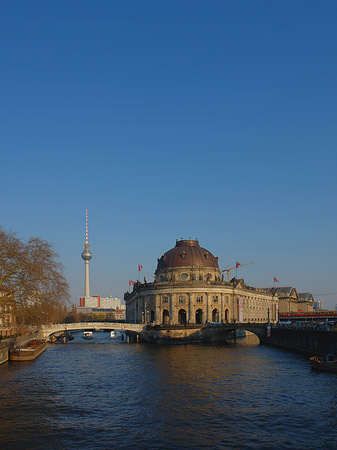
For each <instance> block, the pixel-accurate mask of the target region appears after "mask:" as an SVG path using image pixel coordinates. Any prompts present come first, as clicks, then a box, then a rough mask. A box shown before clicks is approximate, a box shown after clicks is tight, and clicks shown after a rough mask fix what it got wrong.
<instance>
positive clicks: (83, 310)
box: [75, 295, 125, 322]
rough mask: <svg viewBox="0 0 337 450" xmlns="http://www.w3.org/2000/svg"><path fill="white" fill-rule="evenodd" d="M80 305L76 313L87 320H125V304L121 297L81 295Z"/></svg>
mask: <svg viewBox="0 0 337 450" xmlns="http://www.w3.org/2000/svg"><path fill="white" fill-rule="evenodd" d="M79 303H80V305H79V306H76V307H75V309H76V313H77V314H79V315H80V316H81V317H82V318H83V319H86V320H112V321H117V322H125V304H124V303H122V300H121V299H120V298H113V297H112V296H110V297H101V296H99V295H94V296H92V297H80V299H79Z"/></svg>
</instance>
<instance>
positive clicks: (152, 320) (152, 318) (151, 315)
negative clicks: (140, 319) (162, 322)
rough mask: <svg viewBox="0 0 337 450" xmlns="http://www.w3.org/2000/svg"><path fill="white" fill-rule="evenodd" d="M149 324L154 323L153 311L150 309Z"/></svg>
mask: <svg viewBox="0 0 337 450" xmlns="http://www.w3.org/2000/svg"><path fill="white" fill-rule="evenodd" d="M150 322H151V323H152V322H154V311H153V309H151V311H150Z"/></svg>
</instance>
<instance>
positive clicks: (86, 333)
mask: <svg viewBox="0 0 337 450" xmlns="http://www.w3.org/2000/svg"><path fill="white" fill-rule="evenodd" d="M83 339H94V336H93V334H92V331H83Z"/></svg>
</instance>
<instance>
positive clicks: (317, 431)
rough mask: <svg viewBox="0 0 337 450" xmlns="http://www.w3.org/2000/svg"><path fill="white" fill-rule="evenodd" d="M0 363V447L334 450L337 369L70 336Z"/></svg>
mask: <svg viewBox="0 0 337 450" xmlns="http://www.w3.org/2000/svg"><path fill="white" fill-rule="evenodd" d="M74 336H76V337H75V340H74V341H72V342H69V343H67V344H65V345H62V344H54V345H49V346H48V348H47V350H46V351H45V352H44V353H43V354H42V355H40V356H39V357H38V358H37V359H36V360H35V361H33V362H29V363H13V362H10V363H5V364H3V365H1V366H0V381H1V392H0V398H1V401H0V448H1V449H15V450H17V449H33V450H36V449H48V450H50V449H76V450H78V449H118V450H119V449H121V450H122V449H123V450H124V449H125V450H130V449H137V450H143V449H144V450H151V449H155V450H157V449H158V450H159V449H163V450H166V449H167V450H171V449H172V450H173V449H174V450H180V449H181V450H183V449H193V450H197V449H247V450H248V449H256V450H261V449H272V450H278V449H298V450H300V449H319V450H321V449H336V448H337V431H336V424H337V374H328V373H315V372H313V371H311V369H310V365H309V363H308V359H307V357H305V356H303V355H299V354H296V353H291V352H287V351H285V350H281V349H276V348H272V347H265V346H260V345H258V341H257V338H255V337H254V336H250V337H248V338H246V339H243V340H238V342H237V344H234V345H179V346H159V345H151V344H127V343H126V342H125V341H122V340H119V339H118V340H112V339H111V338H110V335H109V333H106V332H95V333H94V339H93V340H92V341H85V340H83V338H82V335H81V333H75V334H74Z"/></svg>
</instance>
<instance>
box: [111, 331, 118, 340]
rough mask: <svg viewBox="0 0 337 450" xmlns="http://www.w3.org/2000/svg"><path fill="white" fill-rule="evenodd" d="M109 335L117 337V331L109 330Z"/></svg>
mask: <svg viewBox="0 0 337 450" xmlns="http://www.w3.org/2000/svg"><path fill="white" fill-rule="evenodd" d="M110 337H111V338H115V337H117V333H116V331H115V330H112V331H110Z"/></svg>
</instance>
